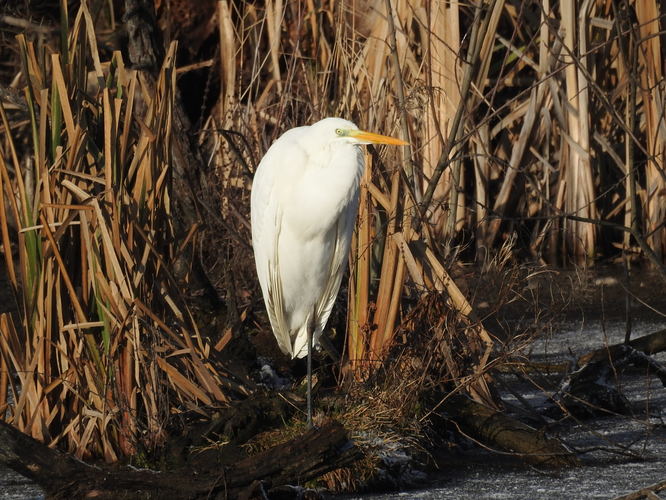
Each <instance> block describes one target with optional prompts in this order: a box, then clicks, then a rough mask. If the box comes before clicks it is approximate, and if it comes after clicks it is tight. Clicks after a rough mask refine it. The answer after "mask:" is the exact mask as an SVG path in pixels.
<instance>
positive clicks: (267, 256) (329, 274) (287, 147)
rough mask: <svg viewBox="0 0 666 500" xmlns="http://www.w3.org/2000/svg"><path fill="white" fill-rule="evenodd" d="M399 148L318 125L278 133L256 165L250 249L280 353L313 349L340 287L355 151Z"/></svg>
mask: <svg viewBox="0 0 666 500" xmlns="http://www.w3.org/2000/svg"><path fill="white" fill-rule="evenodd" d="M369 143H384V144H396V145H398V144H406V143H405V142H404V141H401V140H399V139H394V138H391V137H386V136H382V135H378V134H373V133H370V132H365V131H362V130H359V129H358V127H357V126H356V125H354V124H353V123H352V122H350V121H347V120H343V119H341V118H325V119H323V120H321V121H319V122H317V123H315V124H313V125H311V126H307V127H298V128H294V129H291V130H289V131H287V132H285V133H284V134H283V135H282V136H281V137H280V138H279V139H278V140H277V141H275V142H274V143H273V145H272V146H271V147H270V149H269V150H268V151H267V152H266V155H265V156H264V157H263V159H262V160H261V163H259V166H258V167H257V171H256V173H255V176H254V181H253V185H252V196H251V218H252V246H253V247H254V257H255V262H256V265H257V274H258V276H259V282H260V284H261V291H262V293H263V296H264V302H265V304H266V309H267V310H268V316H269V318H270V322H271V327H272V328H273V333H274V335H275V338H276V339H277V342H278V345H279V346H280V349H281V350H282V352H284V353H285V354H288V355H289V356H291V357H292V358H302V357H304V356H306V355H307V354H308V329H311V333H312V335H313V345H317V343H318V342H319V338H320V336H321V334H322V331H323V329H324V327H325V325H326V321H327V320H328V317H329V316H330V314H331V309H332V307H333V303H334V302H335V297H336V295H337V293H338V290H339V288H340V282H341V280H342V275H343V274H344V267H345V264H346V261H347V254H348V252H349V244H350V241H351V236H352V231H353V228H354V222H355V219H356V213H357V210H358V191H359V182H360V179H361V176H362V174H363V168H364V162H363V151H362V149H361V145H362V144H369Z"/></svg>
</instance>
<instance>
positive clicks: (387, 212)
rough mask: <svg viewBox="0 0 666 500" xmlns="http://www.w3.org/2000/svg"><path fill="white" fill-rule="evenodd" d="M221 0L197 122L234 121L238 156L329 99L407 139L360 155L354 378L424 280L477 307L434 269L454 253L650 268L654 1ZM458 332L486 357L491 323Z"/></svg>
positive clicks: (233, 193) (226, 180)
mask: <svg viewBox="0 0 666 500" xmlns="http://www.w3.org/2000/svg"><path fill="white" fill-rule="evenodd" d="M639 4H640V5H639ZM218 7H219V10H218V15H219V20H220V47H221V51H222V53H221V65H220V71H221V75H220V82H221V83H220V84H221V87H222V88H221V92H220V99H219V101H218V105H217V107H216V108H215V109H214V112H213V113H212V114H211V116H210V122H209V125H208V126H209V127H210V128H211V129H212V128H216V127H221V128H232V129H233V130H235V131H238V132H240V133H241V134H242V135H243V136H244V137H246V138H247V142H248V143H249V144H252V145H254V147H253V148H252V150H251V151H250V152H247V153H246V157H247V158H250V157H253V158H257V157H260V155H261V154H262V152H263V151H265V149H266V148H267V146H268V145H269V144H270V143H271V141H272V140H274V139H275V138H276V137H277V136H278V134H279V133H281V132H282V131H284V130H286V129H288V128H290V127H292V126H295V125H298V124H302V123H310V122H313V121H316V120H317V119H320V118H322V117H324V116H327V115H339V116H344V117H348V118H351V119H353V120H355V121H356V122H357V123H358V124H359V125H360V126H361V127H362V128H367V129H371V130H379V131H381V132H382V133H385V134H392V135H397V136H400V137H402V138H404V139H407V140H409V141H410V143H411V146H410V147H407V148H404V149H403V150H402V151H381V150H380V151H372V152H371V153H370V154H369V155H368V161H367V164H368V170H367V171H366V175H365V177H364V179H363V186H362V192H361V206H360V214H359V223H358V230H357V232H356V233H355V239H354V243H353V258H352V260H351V277H350V281H349V289H348V292H349V293H348V295H347V297H348V310H349V314H348V316H347V326H346V329H347V332H348V336H347V347H346V349H347V359H348V363H349V365H348V368H350V369H351V372H352V373H354V374H355V376H356V378H358V379H366V378H367V377H368V376H369V375H370V374H371V373H372V372H373V371H374V370H375V369H376V368H377V366H379V365H380V364H381V362H382V360H383V359H385V357H386V355H387V353H388V352H389V350H390V347H391V346H392V345H393V339H394V335H395V332H396V326H397V325H398V323H399V322H400V318H402V317H404V315H405V313H406V312H407V311H408V310H409V309H410V307H411V306H410V304H413V303H414V302H418V301H419V300H420V298H423V297H426V296H427V295H428V294H430V293H443V294H444V296H445V297H446V300H449V301H450V305H451V307H452V308H454V309H456V310H458V311H460V312H461V313H462V314H463V315H464V316H469V317H471V318H473V314H472V311H471V307H470V306H469V304H468V303H467V301H466V299H465V297H464V296H463V294H461V293H460V292H459V290H458V289H457V287H456V285H455V283H453V281H452V280H451V279H450V277H449V276H448V274H447V272H446V268H447V266H448V265H449V263H450V262H452V261H454V260H456V259H460V258H463V259H466V260H472V261H473V260H476V261H477V262H481V263H483V262H485V261H486V260H487V259H488V260H492V255H493V254H494V253H496V252H497V251H498V249H499V248H500V247H502V246H503V245H504V244H505V243H507V242H511V243H512V245H513V248H512V250H513V256H514V258H517V259H519V260H523V259H525V258H526V259H528V260H530V261H532V262H536V263H539V264H549V265H562V264H568V263H573V264H574V265H589V264H593V263H594V262H595V261H598V260H600V259H605V260H612V259H616V258H625V259H633V258H640V257H641V255H642V256H643V257H647V258H650V259H651V261H652V262H653V264H654V265H656V266H657V267H661V261H662V256H663V242H664V237H665V236H666V232H664V226H663V221H664V217H663V213H662V210H663V207H664V203H665V201H666V200H664V190H663V187H664V185H663V183H664V180H665V179H666V176H664V170H663V166H662V164H661V162H662V161H663V153H664V142H663V131H664V128H663V120H662V117H663V106H661V105H660V103H662V102H663V96H662V93H663V85H662V83H663V82H662V79H661V76H659V75H661V72H662V69H661V68H662V64H663V60H662V59H663V58H661V57H660V56H659V55H658V54H661V53H662V51H661V38H660V37H661V35H660V26H661V24H662V20H663V17H662V13H661V11H660V10H659V6H658V5H657V3H656V2H654V1H651V0H649V1H647V2H635V3H634V2H612V1H609V0H595V1H590V0H586V1H580V2H577V1H574V0H566V1H562V2H551V1H549V0H542V1H534V2H511V1H504V0H490V1H485V2H476V3H473V2H472V3H463V2H427V1H419V2H408V1H405V0H392V1H385V0H376V1H370V2H363V3H358V2H331V1H328V2H326V1H325V2H320V3H318V4H317V7H316V8H315V6H314V4H313V3H311V2H307V1H291V2H282V1H267V2H266V6H265V8H259V7H257V6H256V5H255V4H253V3H251V2H231V1H220V2H218ZM278 26H280V27H281V29H280V30H278V29H277V28H276V27H278ZM627 40H628V42H627ZM229 60H233V61H235V62H236V64H230V63H229ZM217 151H218V152H219V155H218V157H217V168H218V173H219V177H220V179H221V180H222V182H221V185H222V196H223V197H225V200H226V202H227V203H228V204H230V205H235V206H236V210H235V211H234V213H246V212H244V211H246V210H247V203H246V200H247V190H248V188H249V182H250V180H249V176H247V175H245V174H244V172H243V171H242V170H241V168H240V167H239V164H238V162H237V161H236V158H235V157H234V156H233V155H229V154H227V152H226V150H225V149H224V148H223V147H220V148H218V149H217ZM248 161H249V160H248ZM234 180H235V181H234ZM239 186H241V187H240V188H239ZM470 325H478V323H477V322H475V321H474V320H473V319H471V320H470ZM475 328H476V327H475ZM471 335H472V336H474V337H478V338H479V339H482V341H481V344H483V346H484V347H479V349H478V350H477V353H476V355H477V356H479V366H483V365H484V363H485V362H486V361H487V355H488V349H489V346H490V345H491V342H492V341H491V338H490V336H489V335H488V334H487V332H485V331H483V328H481V327H479V328H478V329H477V330H476V331H475V333H472V334H471ZM481 344H480V345H481Z"/></svg>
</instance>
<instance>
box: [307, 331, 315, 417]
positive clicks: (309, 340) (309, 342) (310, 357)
mask: <svg viewBox="0 0 666 500" xmlns="http://www.w3.org/2000/svg"><path fill="white" fill-rule="evenodd" d="M313 323H314V322H313V321H309V322H308V396H307V398H308V428H311V427H312V335H313V334H314V331H313V329H314V324H313Z"/></svg>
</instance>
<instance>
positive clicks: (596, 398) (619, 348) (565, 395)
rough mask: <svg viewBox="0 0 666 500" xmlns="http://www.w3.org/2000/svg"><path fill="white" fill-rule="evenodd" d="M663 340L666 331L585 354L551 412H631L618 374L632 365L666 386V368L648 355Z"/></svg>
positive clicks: (659, 347)
mask: <svg viewBox="0 0 666 500" xmlns="http://www.w3.org/2000/svg"><path fill="white" fill-rule="evenodd" d="M664 339H666V330H662V331H660V332H656V333H653V334H651V335H647V336H645V337H641V338H639V339H636V340H635V341H634V342H633V345H632V343H629V344H617V345H613V346H609V347H607V348H602V349H598V350H596V351H593V352H591V353H588V354H587V355H585V356H582V357H581V358H580V359H579V360H578V364H579V366H580V367H579V368H578V369H577V370H575V371H573V372H572V373H570V374H569V375H567V377H566V378H565V379H564V380H563V382H562V385H561V389H560V390H559V391H558V393H557V394H556V395H554V396H553V401H554V402H555V403H556V405H555V406H554V407H552V408H551V409H549V410H548V413H549V414H550V415H551V416H555V414H561V408H566V410H567V411H568V412H570V413H571V414H573V415H575V416H577V417H592V416H596V415H598V414H603V413H620V414H629V413H631V403H630V401H629V400H628V399H627V398H626V396H624V394H622V392H621V391H620V389H619V388H618V386H617V375H618V373H622V371H623V370H624V369H625V368H626V367H627V366H629V365H632V366H636V367H638V368H641V369H642V370H644V371H645V372H646V373H650V374H652V375H655V376H657V377H658V378H659V380H661V383H662V385H663V386H664V387H666V367H664V366H663V365H662V364H661V363H659V362H658V361H657V360H656V359H654V358H652V357H650V355H649V354H651V353H653V352H657V351H656V350H655V349H657V350H659V349H661V348H662V346H661V343H662V341H663V340H664ZM634 346H636V347H634Z"/></svg>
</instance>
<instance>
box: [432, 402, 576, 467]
mask: <svg viewBox="0 0 666 500" xmlns="http://www.w3.org/2000/svg"><path fill="white" fill-rule="evenodd" d="M443 409H444V411H445V412H446V413H447V416H448V418H449V419H451V420H453V421H454V422H455V423H456V424H457V425H458V426H459V427H460V428H461V429H462V430H463V431H464V432H465V433H466V434H469V435H470V436H472V437H473V438H475V439H477V440H478V441H480V442H481V443H484V444H486V445H488V446H490V447H492V448H499V449H501V450H503V451H507V452H511V453H512V454H514V455H516V456H518V457H520V458H522V459H523V460H525V461H527V462H529V463H533V464H536V465H540V466H547V467H569V466H573V465H577V464H578V460H577V458H576V456H575V455H574V453H573V452H572V451H571V450H569V449H568V448H567V447H566V446H565V445H564V444H563V443H562V442H561V441H559V440H558V439H555V438H552V437H549V436H547V435H546V434H545V433H544V432H542V431H538V430H536V429H534V428H533V427H530V426H529V425H527V424H524V423H522V422H519V421H518V420H515V419H513V418H511V417H509V416H507V415H505V414H504V413H502V412H500V411H498V410H495V409H492V408H489V407H487V406H484V405H482V404H480V403H477V402H476V401H473V400H472V399H469V398H467V397H465V396H455V397H452V398H450V399H449V400H448V401H447V402H446V403H444V405H443Z"/></svg>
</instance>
